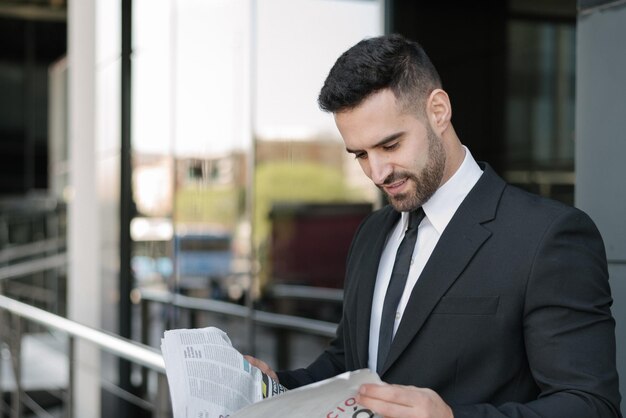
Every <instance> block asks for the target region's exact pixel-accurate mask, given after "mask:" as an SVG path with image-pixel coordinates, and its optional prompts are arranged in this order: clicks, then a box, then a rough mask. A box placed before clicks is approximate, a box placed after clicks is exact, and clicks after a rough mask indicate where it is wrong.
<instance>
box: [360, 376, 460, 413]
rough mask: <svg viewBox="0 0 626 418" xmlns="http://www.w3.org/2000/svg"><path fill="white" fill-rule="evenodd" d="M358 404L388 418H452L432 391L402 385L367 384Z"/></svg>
mask: <svg viewBox="0 0 626 418" xmlns="http://www.w3.org/2000/svg"><path fill="white" fill-rule="evenodd" d="M357 402H358V403H359V404H360V405H363V406H365V407H366V408H369V409H371V410H372V411H375V412H376V413H378V414H380V415H383V416H384V417H386V418H387V417H389V418H452V416H453V414H452V410H451V409H450V407H449V406H448V405H447V404H446V403H445V402H444V401H443V399H441V397H440V396H439V395H438V394H437V393H436V392H434V391H433V390H431V389H425V388H417V387H414V386H401V385H388V384H383V385H375V384H365V385H362V386H361V387H360V389H359V394H358V396H357Z"/></svg>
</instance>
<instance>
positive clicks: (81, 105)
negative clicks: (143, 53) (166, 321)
mask: <svg viewBox="0 0 626 418" xmlns="http://www.w3.org/2000/svg"><path fill="white" fill-rule="evenodd" d="M68 98H69V99H68V119H69V120H68V128H69V129H68V136H69V137H68V144H69V154H70V155H69V165H70V178H69V183H70V188H71V197H70V201H69V204H68V221H67V222H68V255H69V269H68V317H69V319H71V320H73V321H77V322H80V323H81V324H84V325H88V326H91V327H95V328H100V325H101V323H100V322H101V321H100V311H101V310H100V305H101V299H102V297H101V295H100V287H101V286H100V259H99V251H98V249H99V247H100V237H99V232H100V227H99V216H98V212H99V211H98V199H97V190H98V188H97V178H96V170H95V169H94V167H95V166H96V139H95V138H96V106H95V103H96V1H95V0H80V1H70V2H68ZM73 365H74V375H73V379H74V387H73V389H74V392H73V397H72V400H73V405H72V409H73V416H76V417H83V418H91V417H94V418H95V417H100V409H101V407H100V351H99V349H98V348H97V347H95V346H93V344H88V343H85V342H83V341H80V340H76V341H75V345H74V359H73Z"/></svg>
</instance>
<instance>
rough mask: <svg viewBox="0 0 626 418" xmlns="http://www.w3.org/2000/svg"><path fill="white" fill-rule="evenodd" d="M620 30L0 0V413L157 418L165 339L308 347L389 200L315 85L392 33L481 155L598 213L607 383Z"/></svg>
mask: <svg viewBox="0 0 626 418" xmlns="http://www.w3.org/2000/svg"><path fill="white" fill-rule="evenodd" d="M624 23H626V2H624V1H620V0H618V1H601V0H586V1H585V0H579V1H578V2H576V1H575V0H542V1H539V0H507V1H495V0H493V1H485V2H480V3H478V4H476V3H468V2H453V1H440V2H426V1H412V2H403V1H399V0H118V1H111V0H0V293H1V295H0V336H1V337H2V340H1V346H0V350H1V351H0V353H1V361H0V377H1V380H0V384H1V385H0V395H2V396H1V397H0V401H1V404H0V417H2V416H7V417H8V416H11V417H19V416H44V417H48V416H55V417H56V416H75V417H100V416H102V417H110V416H116V417H130V416H133V417H144V416H145V417H152V416H159V417H161V416H164V417H166V416H170V415H169V414H170V413H169V411H168V399H167V387H166V385H165V384H164V379H163V370H162V363H159V345H160V338H161V337H162V334H163V331H164V330H166V329H172V328H186V327H204V326H218V327H220V328H222V329H223V330H224V331H226V332H227V333H228V334H229V336H230V338H231V339H232V341H233V344H234V345H235V347H236V348H238V349H239V350H240V351H242V352H245V353H250V354H254V355H256V356H258V357H260V358H263V359H264V360H266V361H267V362H268V363H269V364H270V365H271V366H273V367H274V368H278V369H282V368H294V367H302V366H305V365H307V364H308V363H309V362H310V361H312V360H314V359H315V358H316V357H317V355H318V354H319V353H320V352H321V350H322V349H323V348H324V346H325V345H326V344H327V343H328V341H329V340H330V338H331V337H332V335H334V330H335V328H336V324H337V322H338V321H339V319H340V315H341V299H342V290H341V289H342V285H343V270H344V267H345V256H346V254H347V251H348V247H349V244H350V241H351V238H352V234H353V233H354V231H355V230H356V228H357V226H358V225H359V223H360V221H361V220H362V219H363V218H364V217H365V216H367V215H368V214H369V213H370V212H371V211H372V210H375V209H377V208H379V207H381V205H383V204H384V202H383V198H382V196H381V195H380V193H379V192H378V190H377V189H376V188H375V187H373V186H372V185H371V183H370V181H369V180H368V179H367V178H366V177H365V175H364V174H363V173H362V172H361V170H360V168H359V166H358V163H357V162H355V161H354V159H353V158H351V157H350V156H349V155H348V154H347V153H346V152H345V148H344V146H343V142H342V141H341V137H340V136H339V133H338V132H337V130H336V128H335V126H334V122H333V118H332V115H328V114H325V113H322V112H321V111H320V110H319V109H318V107H317V102H316V100H317V94H318V92H319V89H320V88H321V86H322V84H323V81H324V79H325V77H326V75H327V73H328V71H329V69H330V67H331V66H332V64H333V63H334V61H335V59H336V58H337V57H338V56H339V55H340V54H341V53H342V52H343V51H345V50H346V49H347V48H349V47H350V46H352V45H353V44H354V43H356V42H358V41H359V40H361V39H363V38H365V37H371V36H377V35H381V34H383V33H391V32H398V33H402V34H403V35H405V36H407V37H409V38H412V39H415V40H417V41H419V42H420V43H421V44H422V45H423V46H424V47H425V49H426V51H427V52H428V53H429V55H430V56H431V58H432V60H433V62H434V64H435V66H436V67H437V68H438V70H439V72H440V74H441V77H442V79H443V83H444V89H446V91H448V93H449V95H450V97H451V100H452V104H453V109H454V114H453V122H454V125H455V129H456V130H457V132H458V134H459V136H460V138H461V140H462V141H463V142H464V143H465V144H466V145H467V146H468V147H469V148H470V150H471V151H472V153H473V155H474V157H475V158H476V159H477V160H482V161H488V162H489V163H490V164H491V165H492V166H493V167H494V168H495V169H496V171H498V172H499V173H500V174H501V175H502V176H503V177H504V178H505V179H507V180H508V181H509V182H510V183H513V184H515V185H517V186H519V187H522V188H525V189H527V190H530V191H532V192H534V193H538V194H541V195H544V196H548V197H552V198H554V199H557V200H560V201H563V202H565V203H568V204H572V205H576V206H578V207H581V208H582V209H584V210H585V211H587V212H588V213H589V214H590V215H591V216H592V218H593V219H594V220H595V221H596V222H597V224H598V226H599V228H600V230H601V232H602V234H603V236H604V238H605V242H606V245H607V256H608V259H609V268H610V273H611V285H612V287H613V293H614V297H615V299H616V304H615V306H614V315H615V316H616V318H617V320H618V323H617V327H618V329H617V332H618V361H619V367H620V371H621V374H622V376H623V375H624V374H625V373H626V364H625V362H624V360H623V357H624V350H625V349H626V348H625V347H626V343H625V342H624V339H625V338H626V337H625V335H626V331H625V329H624V324H623V323H622V322H623V321H622V320H621V318H622V317H623V315H626V309H625V308H624V305H625V304H626V284H625V280H626V243H625V240H624V239H623V237H624V236H625V234H626V223H625V222H624V221H623V213H624V212H626V186H625V185H624V182H623V178H624V175H625V172H624V169H623V168H622V165H623V164H622V160H623V157H622V156H623V155H624V153H625V152H626V143H625V141H624V140H623V131H624V129H625V128H626V122H625V121H624V116H625V115H626V106H625V105H624V103H626V102H625V101H624V100H623V98H624V97H626V80H624V77H623V74H626V50H625V47H624V45H623V42H621V41H620V39H624V36H626V29H625V27H626V25H624ZM16 302H18V303H16ZM30 308H35V309H33V310H31V309H30ZM46 314H53V315H52V316H46ZM75 323H79V324H81V325H86V326H88V327H89V328H87V327H85V328H72V327H73V324H75ZM93 330H96V333H95V334H94V333H91V331H93ZM97 332H100V334H98V333H97ZM109 338H110V339H109ZM623 380H624V379H622V381H623ZM624 387H625V386H624V384H623V383H622V388H624ZM622 393H624V390H623V389H622Z"/></svg>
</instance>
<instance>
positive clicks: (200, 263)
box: [174, 232, 233, 279]
mask: <svg viewBox="0 0 626 418" xmlns="http://www.w3.org/2000/svg"><path fill="white" fill-rule="evenodd" d="M174 257H175V259H176V270H177V272H178V275H179V277H181V278H183V277H185V278H191V279H193V278H203V277H217V278H219V277H225V276H227V275H228V274H230V271H231V264H232V260H233V251H232V236H231V234H228V233H206V232H205V233H200V232H197V233H185V234H181V235H178V234H177V235H175V236H174Z"/></svg>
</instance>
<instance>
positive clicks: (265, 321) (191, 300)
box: [132, 288, 337, 370]
mask: <svg viewBox="0 0 626 418" xmlns="http://www.w3.org/2000/svg"><path fill="white" fill-rule="evenodd" d="M133 293H134V295H133V297H132V299H133V300H134V301H135V302H137V303H139V304H140V305H141V324H142V336H141V340H142V342H143V343H147V342H148V336H147V330H148V329H149V328H150V315H149V303H160V304H166V305H169V306H172V307H175V308H180V309H184V310H186V311H188V313H189V316H190V321H189V322H190V327H191V328H195V327H196V326H197V323H196V321H195V313H196V312H206V313H213V314H222V315H227V316H230V317H237V318H242V319H249V320H251V322H252V323H253V324H254V325H255V326H256V325H260V326H264V327H268V328H271V329H272V330H273V331H274V336H275V340H276V342H277V345H276V365H277V367H278V369H281V370H284V369H287V368H289V366H290V365H289V360H288V358H289V353H290V352H291V343H292V340H291V334H292V333H294V332H295V333H302V334H308V335H314V336H318V337H322V338H326V339H331V338H333V337H334V336H335V335H336V331H337V324H336V323H334V322H328V321H320V320H317V319H311V318H303V317H298V316H293V315H286V314H280V313H274V312H266V311H262V310H257V309H250V308H248V307H245V306H240V305H236V304H233V303H229V302H222V301H218V300H211V299H202V298H196V297H190V296H184V295H180V294H176V293H171V292H169V291H166V290H156V289H147V288H143V289H142V288H138V289H135V290H134V291H133ZM331 293H332V292H331ZM317 296H318V297H319V298H323V297H324V296H328V295H322V294H319V295H317ZM329 301H331V302H336V295H335V294H333V295H332V297H331V299H330V300H329Z"/></svg>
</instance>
